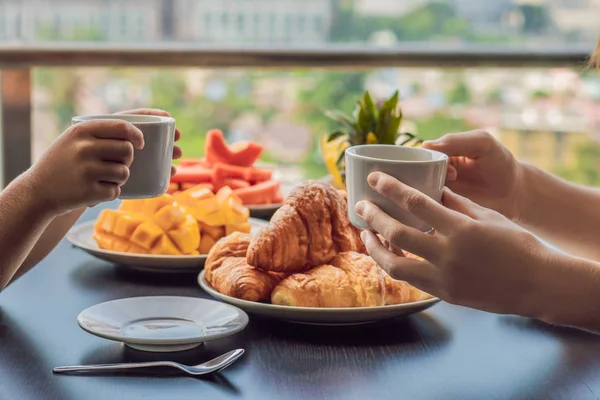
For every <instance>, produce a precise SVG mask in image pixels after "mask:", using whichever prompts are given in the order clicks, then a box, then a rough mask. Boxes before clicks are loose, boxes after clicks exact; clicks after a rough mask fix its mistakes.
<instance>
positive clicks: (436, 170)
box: [345, 145, 448, 232]
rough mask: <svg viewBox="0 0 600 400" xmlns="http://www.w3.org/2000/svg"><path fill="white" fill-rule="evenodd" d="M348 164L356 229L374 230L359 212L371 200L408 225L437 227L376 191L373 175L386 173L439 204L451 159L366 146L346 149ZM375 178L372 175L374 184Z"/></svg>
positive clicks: (404, 149)
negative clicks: (365, 202)
mask: <svg viewBox="0 0 600 400" xmlns="http://www.w3.org/2000/svg"><path fill="white" fill-rule="evenodd" d="M345 163H346V188H347V192H348V204H349V207H348V216H349V218H350V221H351V222H352V224H353V225H354V226H356V227H357V228H359V229H363V230H371V231H373V228H372V227H370V226H369V225H368V224H367V223H366V222H365V221H364V220H363V219H362V218H361V217H360V216H359V215H358V214H357V213H356V210H355V207H356V205H357V203H359V202H362V201H369V202H371V203H373V204H374V205H376V206H377V207H379V208H380V209H381V210H382V211H383V212H384V213H386V214H387V215H389V216H390V217H392V218H393V219H395V220H397V221H399V222H401V223H402V224H404V225H406V226H409V227H411V228H415V229H418V230H420V231H422V232H429V231H431V230H432V229H433V228H434V227H432V226H429V225H428V224H427V223H425V222H423V221H421V220H420V219H418V218H417V217H416V216H414V215H413V214H411V213H409V212H407V211H406V210H403V209H402V208H401V207H399V206H398V205H397V204H396V203H395V202H394V201H393V200H392V199H388V198H385V197H383V196H382V195H380V194H379V193H378V192H377V191H375V190H374V189H373V188H372V187H371V185H370V182H369V175H371V174H372V173H374V172H383V173H385V174H387V175H390V176H392V177H393V178H395V179H397V180H399V181H400V182H402V183H404V184H405V185H408V186H410V187H413V188H415V189H417V190H418V191H419V192H422V193H424V194H425V195H427V196H429V197H431V198H432V199H434V200H435V201H437V202H438V203H439V202H440V201H441V199H442V192H443V189H444V184H445V182H446V171H447V169H448V156H446V155H445V154H443V153H440V152H437V151H433V150H426V149H422V148H415V147H402V146H395V145H363V146H353V147H349V148H348V149H346V156H345ZM375 176H376V174H374V175H372V176H371V183H373V181H372V180H373V179H374V177H375Z"/></svg>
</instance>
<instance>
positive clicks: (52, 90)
mask: <svg viewBox="0 0 600 400" xmlns="http://www.w3.org/2000/svg"><path fill="white" fill-rule="evenodd" d="M36 38H37V40H40V41H56V40H64V41H99V40H101V39H102V35H101V31H100V30H99V29H98V28H96V27H88V28H75V29H73V30H72V31H71V32H70V33H68V34H67V35H61V34H60V33H59V32H58V31H57V30H56V29H55V28H54V27H52V26H42V27H39V28H38V31H37V37H36ZM34 71H35V72H34V82H35V84H36V85H40V86H41V87H43V88H44V89H46V91H47V93H49V94H51V95H52V101H50V107H51V109H52V110H53V111H54V113H55V116H56V119H57V121H56V122H57V124H58V126H59V127H61V128H62V127H67V126H68V125H69V124H70V122H71V118H72V117H73V116H74V115H75V108H76V94H77V88H78V87H79V83H80V81H79V77H78V76H77V74H74V73H73V71H72V70H69V69H64V68H60V69H55V68H37V69H35V70H34Z"/></svg>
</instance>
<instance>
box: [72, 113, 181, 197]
mask: <svg viewBox="0 0 600 400" xmlns="http://www.w3.org/2000/svg"><path fill="white" fill-rule="evenodd" d="M98 119H118V120H123V121H127V122H129V123H131V124H132V125H134V126H136V127H137V128H138V129H139V130H141V131H142V134H143V135H144V148H143V149H142V150H135V151H134V153H133V162H132V163H131V167H129V172H130V174H129V179H127V182H125V184H124V185H123V186H121V195H120V196H119V198H120V199H144V198H151V197H158V196H160V195H162V194H164V193H165V192H166V191H167V189H168V188H169V181H170V179H171V164H172V159H173V145H174V141H175V119H173V118H170V117H161V116H157V115H134V114H107V115H86V116H79V117H74V118H73V120H72V123H73V124H76V123H79V122H83V121H90V120H98Z"/></svg>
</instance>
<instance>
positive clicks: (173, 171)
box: [171, 165, 177, 176]
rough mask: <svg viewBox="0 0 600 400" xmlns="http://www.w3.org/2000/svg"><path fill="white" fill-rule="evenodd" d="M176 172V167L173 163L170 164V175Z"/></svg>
mask: <svg viewBox="0 0 600 400" xmlns="http://www.w3.org/2000/svg"><path fill="white" fill-rule="evenodd" d="M176 173H177V168H175V166H174V165H171V176H174V175H175V174H176Z"/></svg>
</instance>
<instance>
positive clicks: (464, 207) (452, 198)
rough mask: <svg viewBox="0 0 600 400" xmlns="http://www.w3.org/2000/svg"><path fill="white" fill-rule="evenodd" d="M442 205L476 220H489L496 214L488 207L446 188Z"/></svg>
mask: <svg viewBox="0 0 600 400" xmlns="http://www.w3.org/2000/svg"><path fill="white" fill-rule="evenodd" d="M442 204H443V205H444V206H446V207H448V208H450V209H451V210H454V211H457V212H459V213H461V214H464V215H467V216H469V217H471V218H473V219H476V220H481V219H484V218H489V217H490V215H491V214H492V213H493V214H496V212H495V211H492V210H490V209H489V208H486V207H482V206H480V205H479V204H477V203H475V202H474V201H472V200H470V199H468V198H466V197H463V196H461V195H459V194H456V193H454V192H453V191H452V190H450V189H449V188H444V193H443V195H442Z"/></svg>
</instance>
